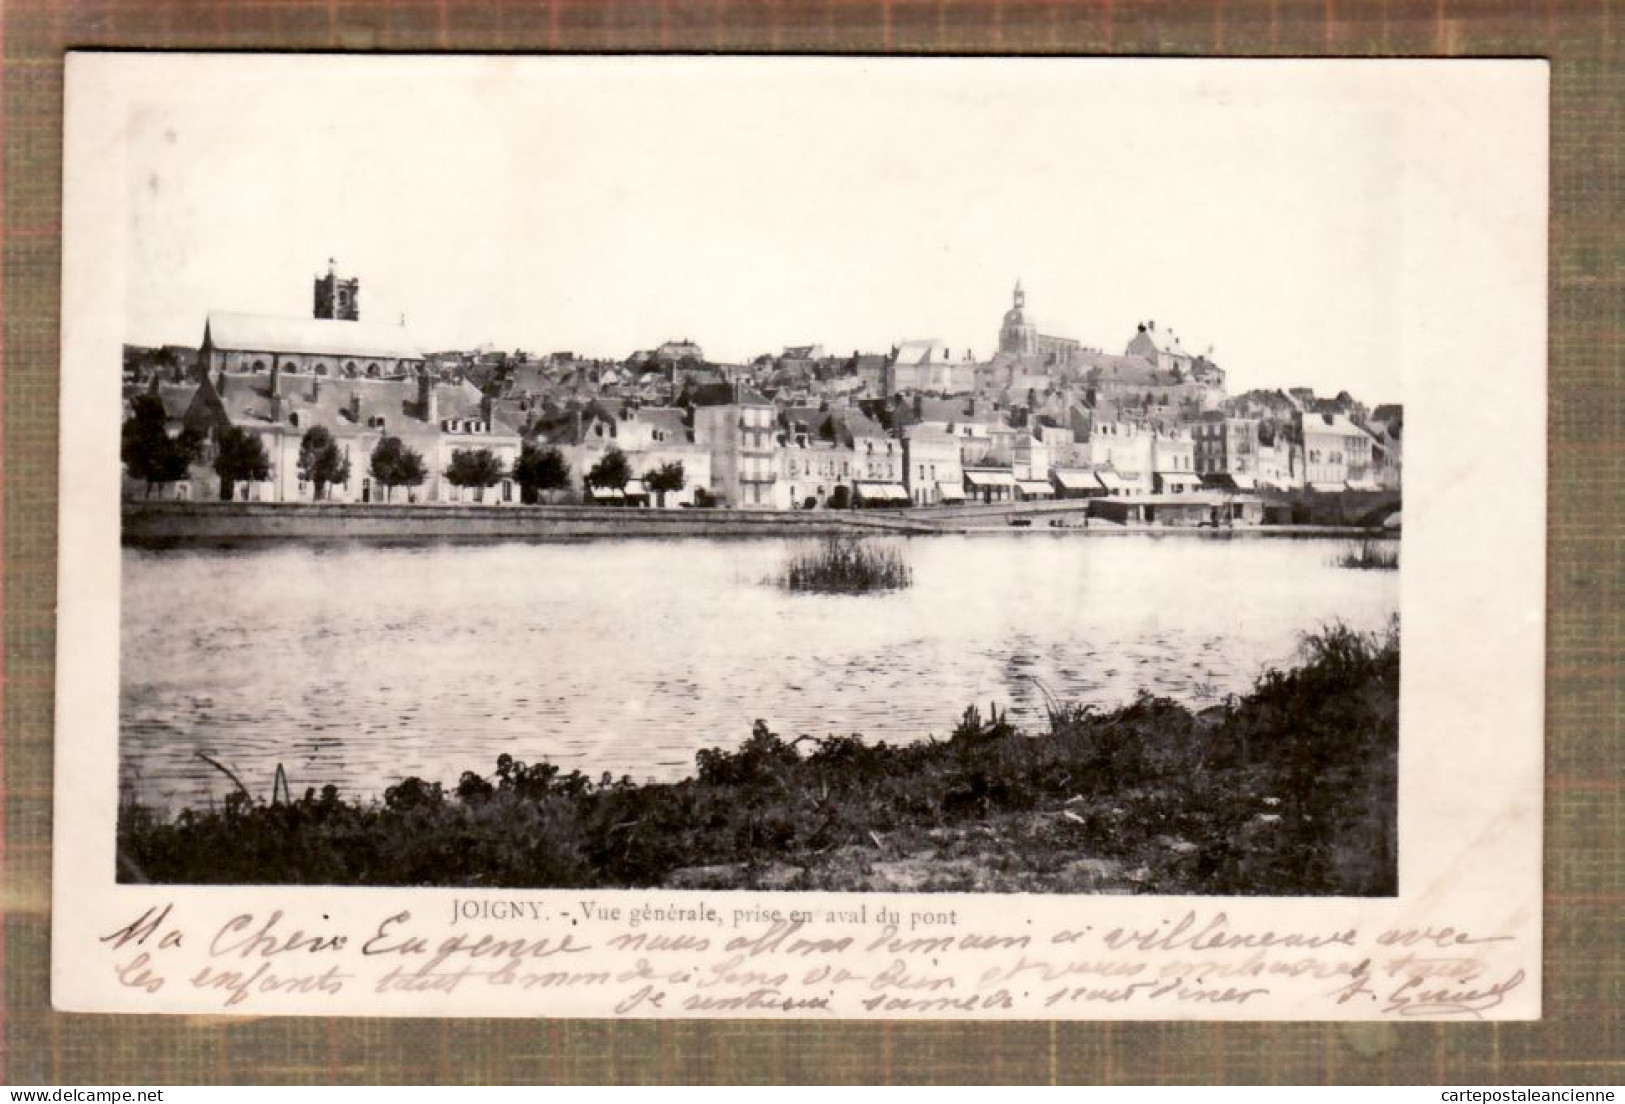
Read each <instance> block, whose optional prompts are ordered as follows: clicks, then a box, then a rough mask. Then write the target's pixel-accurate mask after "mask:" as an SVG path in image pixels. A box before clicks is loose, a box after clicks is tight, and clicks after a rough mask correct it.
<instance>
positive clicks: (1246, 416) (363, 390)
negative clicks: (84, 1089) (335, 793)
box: [122, 262, 1404, 524]
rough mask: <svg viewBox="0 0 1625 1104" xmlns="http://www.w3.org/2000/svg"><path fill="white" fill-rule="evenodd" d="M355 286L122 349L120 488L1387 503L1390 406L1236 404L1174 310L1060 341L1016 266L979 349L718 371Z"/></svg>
mask: <svg viewBox="0 0 1625 1104" xmlns="http://www.w3.org/2000/svg"><path fill="white" fill-rule="evenodd" d="M360 293H361V288H360V281H359V279H357V278H355V277H348V278H346V277H341V276H340V275H339V274H338V272H337V269H336V266H335V265H334V264H333V263H332V262H330V263H329V265H328V268H327V271H326V272H325V273H323V274H321V275H318V276H317V277H316V278H315V280H314V287H313V306H312V312H311V315H310V316H309V317H296V318H290V317H276V316H271V315H262V314H247V313H233V312H224V311H210V312H209V313H208V314H207V316H206V318H205V319H204V320H203V325H202V334H201V339H200V342H199V344H198V345H197V346H196V347H183V346H175V345H166V346H161V347H157V348H151V347H142V346H132V345H127V346H125V352H124V366H123V389H124V429H123V441H122V457H123V460H124V467H125V472H124V486H123V493H124V495H125V497H126V499H129V500H148V499H183V500H197V501H203V500H210V501H217V500H230V501H246V502H264V503H310V502H335V503H357V504H372V503H395V504H403V505H417V506H424V507H432V506H435V505H439V504H447V503H465V504H467V503H480V504H485V505H493V506H518V505H525V504H582V505H603V506H615V507H639V508H649V509H682V508H689V509H692V508H703V507H732V508H738V509H745V510H784V511H788V510H847V509H858V510H861V509H890V510H903V509H912V510H927V509H931V508H943V507H967V508H968V507H973V506H977V505H982V506H993V505H1002V504H1012V503H1030V502H1043V501H1059V500H1067V499H1079V500H1088V501H1087V503H1080V504H1079V505H1081V506H1085V507H1086V510H1085V512H1086V514H1087V516H1091V517H1098V518H1100V519H1102V520H1103V521H1107V522H1111V521H1117V522H1143V523H1156V524H1209V523H1218V522H1222V523H1224V524H1258V523H1268V522H1271V521H1275V520H1287V521H1289V520H1292V518H1293V517H1294V516H1295V515H1294V510H1295V509H1296V511H1297V515H1296V516H1299V517H1302V516H1303V510H1302V503H1303V502H1305V501H1309V500H1313V499H1315V498H1317V497H1320V496H1336V497H1338V498H1347V499H1349V500H1351V501H1353V500H1359V499H1361V498H1362V497H1369V496H1372V495H1375V494H1381V495H1382V497H1384V498H1386V499H1387V500H1389V501H1391V502H1397V497H1398V496H1397V491H1398V489H1399V486H1400V472H1401V462H1402V453H1403V449H1402V439H1403V421H1404V418H1403V409H1402V407H1401V406H1400V405H1398V404H1394V403H1385V404H1382V405H1376V406H1368V405H1366V403H1364V402H1362V401H1360V400H1358V399H1356V398H1355V397H1354V396H1353V395H1351V394H1350V393H1349V392H1348V391H1340V392H1339V393H1338V394H1337V395H1335V396H1330V397H1328V396H1323V395H1317V394H1315V393H1314V392H1313V390H1311V389H1308V388H1302V387H1287V388H1284V389H1279V390H1250V391H1247V392H1245V393H1242V394H1235V395H1232V394H1230V393H1229V391H1228V390H1227V388H1226V382H1225V371H1224V369H1222V368H1221V367H1220V366H1219V364H1218V363H1217V362H1216V361H1215V359H1214V352H1213V349H1212V348H1211V347H1203V346H1199V345H1198V343H1197V342H1195V341H1194V340H1191V339H1189V338H1187V337H1185V336H1183V335H1181V334H1179V333H1178V332H1177V331H1176V329H1175V328H1174V327H1173V326H1171V325H1169V324H1168V323H1167V322H1166V321H1158V320H1155V319H1150V318H1148V319H1145V320H1144V321H1140V322H1137V323H1136V324H1134V325H1133V326H1132V327H1131V328H1130V329H1129V333H1128V334H1127V338H1126V340H1120V341H1119V342H1118V343H1117V344H1115V345H1112V348H1114V349H1120V351H1112V352H1108V351H1106V348H1105V347H1104V346H1095V345H1090V344H1087V343H1086V342H1085V341H1083V340H1082V339H1079V338H1075V337H1071V336H1060V335H1057V334H1054V333H1049V332H1044V329H1041V328H1040V326H1039V325H1038V324H1037V322H1036V321H1035V319H1034V316H1033V314H1032V313H1031V312H1030V311H1029V309H1028V307H1027V302H1026V292H1025V290H1024V288H1023V287H1022V285H1021V283H1020V282H1019V281H1018V282H1017V283H1016V284H1015V286H1014V289H1013V291H1012V300H1011V302H1010V304H1009V306H1008V308H1007V309H1005V311H1004V312H1003V316H1002V320H1001V321H1000V322H999V324H998V326H997V329H996V334H997V344H996V351H994V352H993V353H992V354H991V355H990V356H985V357H979V356H978V355H977V354H976V352H975V351H974V350H972V349H967V348H950V347H949V346H948V345H947V344H945V343H944V342H942V341H940V340H936V339H932V338H922V339H908V340H900V341H898V342H897V343H896V344H894V345H893V346H892V347H891V348H889V349H886V350H883V351H882V350H861V349H854V350H851V351H844V350H832V349H827V348H826V347H824V346H822V345H819V344H799V345H786V346H784V347H782V348H781V349H779V350H777V351H774V352H765V353H763V354H762V355H760V356H757V357H755V358H754V359H751V360H750V361H749V362H748V363H720V362H717V361H714V360H712V359H710V358H708V357H707V356H706V353H705V350H704V348H703V346H702V344H701V343H699V342H698V341H697V340H695V339H694V338H693V337H692V336H691V335H682V336H678V337H672V338H671V339H669V340H666V341H664V342H663V343H661V344H659V345H656V346H654V347H651V348H644V349H638V350H635V351H632V352H630V353H629V354H627V355H625V356H622V357H620V358H618V359H617V358H604V357H600V356H590V355H585V354H580V353H576V352H570V351H554V352H546V353H538V352H534V351H526V350H523V349H519V350H514V351H512V352H507V351H498V350H495V349H492V348H479V349H472V350H443V351H432V350H429V349H426V348H425V347H424V346H423V345H422V344H420V343H419V342H418V341H417V340H416V339H414V337H413V335H412V333H411V331H410V330H409V329H408V327H407V326H406V324H405V319H404V318H401V319H400V320H398V321H396V322H378V321H373V320H371V319H367V320H363V317H362V310H361V302H360V298H361V295H360ZM993 313H996V311H991V310H990V314H993ZM1046 329H1048V328H1047V327H1046ZM989 331H990V336H991V334H992V333H993V331H994V327H993V325H992V324H991V320H990V325H989ZM1294 503H1297V504H1298V505H1297V506H1296V507H1294V506H1293V504H1294Z"/></svg>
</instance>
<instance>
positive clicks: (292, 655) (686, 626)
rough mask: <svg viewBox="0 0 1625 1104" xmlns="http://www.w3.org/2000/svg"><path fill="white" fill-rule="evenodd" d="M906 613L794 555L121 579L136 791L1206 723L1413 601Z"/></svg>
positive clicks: (474, 555) (1041, 554) (1215, 553)
mask: <svg viewBox="0 0 1625 1104" xmlns="http://www.w3.org/2000/svg"><path fill="white" fill-rule="evenodd" d="M894 543H895V544H896V545H897V547H899V548H900V549H901V551H902V552H903V554H904V556H905V557H906V559H907V561H908V563H909V564H910V566H911V567H912V569H913V575H914V585H913V586H912V587H911V588H909V589H907V590H904V591H898V592H891V593H886V594H869V595H846V596H833V595H810V594H800V593H787V592H785V591H783V590H781V589H779V588H778V587H776V586H774V585H772V584H771V583H770V582H769V581H768V580H769V579H770V578H771V577H772V576H773V575H774V574H775V573H776V572H777V571H778V569H779V567H780V565H781V564H782V562H783V561H784V559H785V557H786V556H787V555H788V554H789V553H790V551H791V550H792V548H793V547H795V546H796V544H797V542H795V541H792V540H779V539H766V540H764V539H755V540H718V539H680V540H655V539H625V540H594V541H591V542H575V543H571V542H560V543H534V542H529V543H527V542H518V541H501V542H491V543H483V544H461V543H459V544H447V543H434V544H421V545H381V544H304V543H266V544H261V545H245V546H242V547H236V548H209V549H168V550H150V549H138V548H126V549H125V550H124V553H123V557H124V558H123V598H122V601H123V618H122V667H121V672H120V685H121V702H120V727H121V748H120V750H121V754H120V784H121V787H122V789H123V790H124V792H125V794H126V796H130V797H137V798H139V799H141V800H143V801H145V802H148V803H151V804H155V805H159V806H163V807H168V808H170V809H175V808H178V807H180V806H184V805H192V806H199V807H201V806H204V805H206V804H208V803H209V802H211V801H215V802H218V801H219V800H220V799H221V798H223V797H224V796H225V795H226V794H227V793H229V792H231V790H232V789H233V788H234V787H233V786H232V784H231V783H230V781H229V780H227V779H226V778H225V777H224V775H222V774H221V773H220V772H219V771H217V770H215V769H214V768H213V767H211V766H209V765H208V764H207V763H205V762H204V761H203V760H202V759H200V758H198V756H197V754H196V753H197V752H199V751H201V752H203V753H205V754H207V755H209V756H211V757H213V758H215V759H216V760H218V761H220V762H221V763H223V764H225V765H227V766H229V767H231V768H232V769H233V770H234V771H235V772H236V773H237V775H238V776H239V777H240V778H241V779H242V780H243V782H244V783H245V785H247V787H248V788H249V789H250V790H251V791H253V792H254V793H255V794H256V795H258V796H265V797H267V798H269V796H270V793H271V787H272V779H273V777H274V775H275V771H276V767H277V766H278V764H281V765H282V766H283V767H284V768H285V769H286V771H287V774H288V776H289V779H290V781H291V784H292V788H293V791H294V792H295V793H296V794H298V793H302V792H303V791H304V789H305V788H306V787H307V786H315V787H318V788H319V787H321V786H323V785H325V784H328V783H332V784H334V785H336V786H338V788H339V789H340V791H341V792H343V793H344V794H347V795H359V796H369V797H370V796H377V795H381V794H382V792H383V789H384V787H385V786H387V785H390V784H391V783H393V782H395V781H398V780H399V779H400V778H402V777H404V776H407V775H418V776H420V777H423V778H426V779H429V780H432V781H441V782H445V783H447V784H451V783H455V782H456V780H457V778H458V776H459V775H460V774H461V773H462V772H463V771H464V770H474V771H477V772H479V773H482V774H486V775H490V774H491V773H492V771H493V770H494V766H495V762H496V759H497V756H498V755H501V754H503V753H504V752H506V753H508V754H510V755H513V756H514V757H515V758H517V759H523V760H526V761H530V762H535V761H538V760H549V761H551V762H553V763H556V764H558V765H559V766H561V767H562V768H563V769H565V770H566V771H568V770H570V769H573V768H579V769H580V770H582V771H583V772H585V773H587V774H589V775H591V776H592V777H594V778H596V777H598V776H599V775H600V774H601V773H603V772H605V771H608V772H611V773H613V774H615V775H617V776H619V775H622V774H629V775H631V776H633V777H634V778H636V779H638V780H643V779H647V778H658V779H675V778H680V777H683V776H684V775H686V774H688V773H690V772H691V771H692V769H693V766H694V754H695V752H696V751H698V750H700V749H702V748H706V747H713V746H721V747H726V748H729V749H732V748H734V747H736V746H737V745H738V744H739V743H740V742H741V741H743V740H744V739H745V737H747V736H748V735H749V734H750V729H751V723H752V721H753V720H754V719H756V718H763V719H765V720H766V721H767V722H768V723H769V725H770V726H771V727H772V728H773V729H774V730H775V731H778V732H781V733H784V734H787V735H794V734H800V733H812V734H815V735H824V734H828V733H831V732H838V733H853V732H856V733H861V734H862V735H863V736H864V737H865V738H866V739H868V740H871V741H878V740H886V741H888V742H901V741H908V740H916V739H921V738H923V737H925V736H926V735H927V734H935V735H937V736H938V737H942V736H946V735H947V734H948V732H950V731H951V730H952V728H953V726H954V724H955V722H956V721H957V720H958V718H959V715H960V714H961V712H963V710H964V708H965V706H966V705H968V704H971V703H973V702H974V703H976V704H978V705H979V706H980V707H981V709H982V711H983V713H984V715H985V714H986V712H987V707H988V704H989V703H990V702H996V703H998V704H999V706H1000V707H1001V708H1008V709H1009V710H1010V713H1011V716H1012V717H1013V718H1015V719H1017V720H1018V721H1019V722H1021V723H1023V724H1024V726H1025V727H1027V728H1028V729H1029V730H1032V731H1038V730H1040V729H1041V728H1042V726H1043V723H1044V702H1045V698H1044V692H1045V691H1046V690H1047V691H1048V692H1049V693H1050V694H1053V695H1055V696H1056V697H1057V698H1060V699H1064V700H1069V701H1079V702H1092V703H1097V704H1099V705H1102V706H1111V705H1115V704H1119V703H1122V702H1124V701H1127V700H1129V699H1131V698H1132V697H1133V696H1134V694H1135V693H1136V692H1137V691H1139V690H1141V689H1145V690H1150V691H1152V692H1155V693H1158V694H1164V695H1168V696H1170V697H1173V698H1176V699H1178V700H1180V701H1183V702H1185V703H1187V704H1189V705H1191V706H1194V707H1200V706H1204V705H1209V704H1212V703H1214V702H1216V701H1219V700H1221V699H1222V698H1223V697H1224V696H1225V695H1227V694H1231V693H1241V692H1244V691H1246V690H1247V689H1248V688H1249V687H1250V686H1251V684H1252V682H1253V680H1254V679H1255V678H1256V676H1257V675H1258V674H1259V673H1260V671H1262V670H1263V669H1265V668H1266V667H1268V666H1270V665H1281V664H1287V663H1291V662H1292V661H1293V660H1294V657H1295V654H1296V651H1297V648H1298V645H1299V643H1300V640H1301V637H1302V634H1303V633H1304V632H1305V631H1308V630H1312V629H1315V628H1317V627H1319V626H1321V625H1324V624H1326V623H1328V622H1330V621H1333V620H1342V621H1344V622H1346V623H1348V624H1350V625H1352V626H1354V627H1356V628H1360V629H1379V628H1381V627H1383V626H1385V625H1386V624H1387V622H1388V619H1389V618H1390V616H1392V615H1393V614H1395V613H1396V612H1397V611H1398V608H1399V573H1398V572H1393V571H1354V570H1349V569H1345V568H1341V567H1337V566H1334V564H1333V562H1332V561H1333V560H1334V558H1335V556H1336V555H1337V553H1338V552H1339V551H1341V550H1342V549H1343V548H1344V547H1345V546H1346V544H1347V542H1345V541H1341V540H1323V539H1308V540H1290V539H1277V538H1261V537H1256V536H1251V537H1235V538H1227V537H1224V536H1198V535H1194V534H1168V535H1154V534H1132V535H1112V536H1099V537H1092V536H1083V535H1078V534H1047V533H1042V532H1028V533H999V534H990V535H981V536H932V537H921V538H913V539H906V538H897V539H896V540H895V541H894Z"/></svg>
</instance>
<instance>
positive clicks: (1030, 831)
mask: <svg viewBox="0 0 1625 1104" xmlns="http://www.w3.org/2000/svg"><path fill="white" fill-rule="evenodd" d="M1398 704H1399V636H1398V625H1397V623H1395V624H1394V625H1392V626H1391V627H1390V629H1389V630H1388V631H1387V632H1386V633H1385V634H1376V635H1369V634H1362V633H1358V632H1355V631H1353V630H1351V629H1348V628H1345V627H1342V626H1334V627H1332V628H1329V629H1326V630H1324V631H1322V632H1320V633H1318V634H1316V635H1314V636H1312V637H1310V638H1308V639H1307V640H1306V641H1305V643H1304V647H1303V654H1302V657H1301V663H1300V665H1299V666H1297V667H1295V668H1293V669H1290V670H1270V671H1267V672H1265V673H1264V674H1263V675H1262V676H1260V677H1259V679H1258V680H1257V682H1256V684H1255V685H1254V687H1253V689H1252V690H1251V691H1250V692H1249V693H1247V694H1246V695H1244V696H1240V697H1236V698H1232V699H1230V700H1228V701H1227V702H1225V703H1224V704H1223V705H1221V706H1215V707H1213V708H1210V709H1205V710H1202V711H1200V712H1192V711H1191V710H1189V709H1187V708H1186V707H1184V706H1182V705H1180V704H1178V703H1176V702H1174V701H1171V700H1169V699H1167V698H1160V697H1154V696H1151V695H1149V694H1141V695H1140V696H1139V697H1138V698H1137V699H1135V700H1134V701H1133V702H1130V703H1129V704H1127V705H1124V706H1122V707H1121V708H1117V709H1112V710H1108V711H1098V710H1096V709H1094V708H1093V707H1087V706H1076V705H1069V704H1065V703H1061V702H1051V704H1050V708H1049V710H1048V723H1047V727H1046V728H1045V730H1044V731H1042V732H1038V733H1025V732H1022V731H1021V730H1019V729H1018V728H1017V727H1016V726H1015V725H1014V724H1012V723H1011V722H1010V720H1009V718H1008V717H1007V716H1006V715H1005V714H1004V713H1002V712H1000V711H998V710H997V709H993V708H990V709H989V712H988V713H987V714H986V715H985V716H984V715H983V714H982V713H981V712H980V711H979V710H978V709H976V708H974V707H973V708H970V709H967V710H966V711H965V712H964V715H963V716H962V717H961V718H960V721H959V724H958V725H957V726H956V727H955V728H954V730H953V731H952V734H951V735H950V736H948V737H947V738H945V739H933V740H928V741H923V742H920V743H914V744H908V745H902V746H893V745H888V744H874V745H870V744H868V743H865V742H864V741H863V740H862V739H860V738H858V737H856V736H835V737H830V738H825V739H812V738H809V737H800V738H798V739H793V740H789V739H785V738H784V737H781V736H780V735H778V734H776V733H774V732H772V731H771V730H770V729H769V727H768V726H767V725H766V724H765V723H763V722H761V721H758V722H756V725H755V727H754V730H753V731H752V733H751V736H750V738H749V739H748V740H746V741H745V742H744V744H743V745H741V746H740V747H738V748H737V749H736V750H733V751H725V750H722V749H718V748H713V749H710V750H706V751H702V752H700V753H699V755H698V757H697V763H696V766H697V771H696V774H695V776H694V777H692V778H689V779H686V780H684V781H681V782H676V783H647V784H637V783H634V782H632V781H631V780H630V779H621V780H619V781H616V780H613V779H610V778H609V777H607V776H606V777H604V778H602V779H600V780H598V781H593V780H591V779H589V778H588V777H586V776H585V775H583V774H581V773H580V772H577V771H572V772H568V773H566V772H564V771H562V770H560V769H559V768H558V767H556V766H553V765H551V764H548V763H532V764H527V763H524V762H520V761H518V760H515V759H513V758H511V757H509V756H506V755H504V756H502V757H501V758H500V759H499V760H498V761H497V764H496V772H495V774H493V775H491V776H488V777H486V776H481V775H477V774H474V773H472V772H469V773H465V774H464V775H463V776H462V778H461V780H460V781H459V782H458V783H457V785H456V786H455V787H453V788H452V789H450V790H449V791H448V790H446V789H444V788H443V787H442V786H441V785H440V784H438V783H430V782H425V781H423V780H421V779H417V778H408V779H406V780H404V781H402V782H400V783H399V784H397V785H394V786H391V787H390V788H389V789H388V790H387V791H385V793H384V795H383V799H382V800H381V801H378V800H370V801H358V800H353V799H348V798H344V797H341V796H340V795H339V794H338V793H337V792H336V791H335V790H334V789H333V788H332V787H328V788H327V789H325V790H324V791H323V792H322V793H320V794H316V793H314V792H310V791H307V792H306V793H305V795H304V796H303V797H302V798H300V799H297V800H291V801H290V800H273V801H271V802H269V803H267V802H265V801H263V800H258V799H254V798H251V797H250V796H248V795H247V793H246V792H239V793H237V794H235V795H234V796H232V797H231V798H228V799H227V800H226V801H225V803H224V805H223V807H220V808H217V809H212V810H209V811H198V810H187V811H183V812H181V813H180V814H179V816H177V817H174V818H169V817H166V816H164V815H162V814H160V813H158V812H156V811H154V810H152V809H150V808H147V807H144V806H141V805H138V804H134V803H128V802H126V803H125V804H123V806H122V807H121V809H120V815H119V829H118V837H119V870H120V878H121V879H122V880H125V881H153V882H166V883H240V884H256V883H301V884H361V885H440V886H532V887H587V886H622V887H638V886H662V887H671V888H705V889H731V888H756V889H818V890H891V891H967V890H977V891H991V892H1143V893H1164V894H1171V893H1206V894H1271V895H1275V894H1285V895H1295V894H1312V895H1315V894H1318V895H1325V894H1334V895H1350V896H1361V895H1392V894H1393V893H1394V892H1395V891H1396V884H1397V869H1398V863H1397V824H1396V788H1397V755H1398Z"/></svg>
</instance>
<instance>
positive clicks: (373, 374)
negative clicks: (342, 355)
mask: <svg viewBox="0 0 1625 1104" xmlns="http://www.w3.org/2000/svg"><path fill="white" fill-rule="evenodd" d="M379 375H380V372H379V368H378V365H377V363H376V362H374V363H372V364H369V365H367V378H368V379H377V378H378V376H379Z"/></svg>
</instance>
